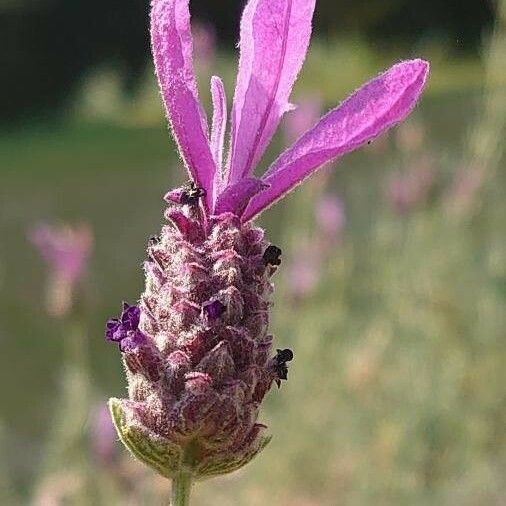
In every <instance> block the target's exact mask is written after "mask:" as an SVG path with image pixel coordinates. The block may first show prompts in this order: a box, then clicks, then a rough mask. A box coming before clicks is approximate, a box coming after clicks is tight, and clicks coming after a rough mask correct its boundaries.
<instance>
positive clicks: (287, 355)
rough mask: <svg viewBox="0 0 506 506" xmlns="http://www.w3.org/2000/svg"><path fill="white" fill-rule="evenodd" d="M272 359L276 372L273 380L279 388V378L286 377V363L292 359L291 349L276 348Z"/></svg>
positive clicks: (285, 378) (283, 378)
mask: <svg viewBox="0 0 506 506" xmlns="http://www.w3.org/2000/svg"><path fill="white" fill-rule="evenodd" d="M273 360H274V370H275V371H276V374H277V378H276V379H275V380H274V381H275V382H276V385H278V388H279V387H280V386H281V380H287V379H288V366H287V365H286V363H287V362H290V361H291V360H293V351H292V350H290V349H289V348H285V349H284V350H276V356H275V357H274V359H273Z"/></svg>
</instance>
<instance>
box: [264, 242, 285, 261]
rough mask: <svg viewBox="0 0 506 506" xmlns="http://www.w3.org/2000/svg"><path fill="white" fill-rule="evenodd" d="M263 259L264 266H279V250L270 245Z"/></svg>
mask: <svg viewBox="0 0 506 506" xmlns="http://www.w3.org/2000/svg"><path fill="white" fill-rule="evenodd" d="M263 259H264V262H265V265H272V266H277V265H281V249H280V248H278V247H277V246H274V245H273V244H271V245H270V246H268V247H267V249H266V250H265V251H264V255H263Z"/></svg>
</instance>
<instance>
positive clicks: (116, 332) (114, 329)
mask: <svg viewBox="0 0 506 506" xmlns="http://www.w3.org/2000/svg"><path fill="white" fill-rule="evenodd" d="M140 317H141V310H140V308H139V306H135V305H133V306H131V305H130V304H128V303H126V302H123V311H122V312H121V316H120V317H119V318H111V319H110V320H109V321H108V322H107V324H106V331H105V337H106V339H107V340H108V341H113V342H116V343H119V347H120V350H121V351H122V352H124V351H127V350H131V349H133V348H135V347H137V346H139V345H141V344H142V343H143V342H144V341H145V339H146V336H145V335H144V334H143V333H142V332H141V331H140V330H139V322H140Z"/></svg>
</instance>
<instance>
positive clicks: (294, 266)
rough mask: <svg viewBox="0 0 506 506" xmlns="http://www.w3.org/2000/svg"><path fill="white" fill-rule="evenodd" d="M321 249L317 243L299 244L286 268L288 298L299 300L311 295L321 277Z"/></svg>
mask: <svg viewBox="0 0 506 506" xmlns="http://www.w3.org/2000/svg"><path fill="white" fill-rule="evenodd" d="M321 269H322V251H321V249H320V248H319V247H318V244H316V243H311V242H309V243H308V244H306V245H299V247H298V248H297V250H296V251H295V254H294V256H293V258H292V259H291V261H290V264H289V266H288V269H287V285H288V291H289V295H290V298H291V299H293V300H294V301H296V302H300V301H302V300H303V299H306V298H307V297H309V296H310V295H312V294H313V293H314V291H315V289H316V287H317V286H318V283H319V281H320V278H321Z"/></svg>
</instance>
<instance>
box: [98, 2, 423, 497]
mask: <svg viewBox="0 0 506 506" xmlns="http://www.w3.org/2000/svg"><path fill="white" fill-rule="evenodd" d="M188 3H189V0H153V1H152V4H151V5H152V11H151V40H152V50H153V56H154V61H155V67H156V73H157V76H158V79H159V82H160V88H161V93H162V97H163V99H164V103H165V108H166V110H167V115H168V119H169V122H170V125H171V127H172V131H173V135H174V137H175V139H176V141H177V144H178V147H179V151H180V154H181V157H182V160H183V162H184V164H185V166H186V168H187V170H188V173H189V176H190V180H191V182H190V183H189V184H188V185H186V186H184V187H183V188H180V189H178V190H177V191H170V192H169V193H168V194H167V195H166V200H167V201H168V203H169V206H168V209H167V211H166V218H167V220H168V222H169V224H168V225H166V226H164V227H163V228H162V232H161V234H160V237H156V238H152V240H150V242H149V244H148V248H147V261H146V262H145V272H146V289H145V291H144V293H143V294H142V296H141V299H140V302H139V303H138V304H137V305H135V306H128V305H125V306H124V308H123V312H122V314H121V317H120V318H119V319H115V320H111V321H109V323H108V325H107V337H108V339H110V340H112V341H115V342H118V343H119V345H120V350H121V352H122V356H123V359H124V362H125V365H126V371H127V377H128V384H129V399H128V400H126V399H124V400H118V399H112V400H111V410H112V414H113V417H114V420H115V424H116V427H117V430H118V433H119V435H120V438H121V439H122V441H123V442H124V443H125V445H126V446H127V447H128V448H129V449H130V450H131V452H132V453H133V454H134V455H135V456H136V457H137V458H139V459H140V460H141V461H143V462H145V463H146V464H148V465H150V466H151V467H153V468H154V469H156V470H157V471H158V472H159V473H160V474H162V475H164V476H167V477H170V478H173V480H174V483H173V497H174V503H175V504H187V501H188V499H187V497H188V493H189V487H190V483H191V482H192V481H193V480H197V479H203V478H206V477H210V476H214V475H218V474H223V473H227V472H230V471H233V470H235V469H238V468H240V467H242V466H243V465H244V464H246V463H247V462H249V461H250V460H251V459H252V458H253V457H254V456H255V455H256V454H257V453H258V452H259V451H260V450H261V449H262V448H263V447H264V446H265V445H266V444H267V442H268V441H269V437H268V436H266V434H265V432H266V427H265V425H263V424H260V423H257V416H258V409H259V406H260V403H261V401H262V399H263V397H264V396H265V394H266V393H267V391H268V390H269V389H270V387H271V385H272V384H273V383H274V382H276V383H277V382H279V381H280V380H281V379H285V378H286V372H287V370H286V363H285V362H284V358H283V357H285V358H286V357H291V354H290V353H289V350H282V351H281V354H280V353H277V354H274V353H273V351H272V350H271V346H272V337H271V336H269V335H268V333H267V328H268V322H269V310H270V306H271V303H270V296H271V293H272V290H273V286H272V284H271V277H272V275H273V274H274V273H275V272H276V270H277V268H278V265H279V263H280V251H279V250H278V249H276V248H274V247H270V245H269V243H268V242H267V241H266V239H265V238H264V232H263V231H262V230H261V229H259V228H257V227H255V226H253V225H252V224H251V221H252V220H253V218H255V217H256V216H258V215H259V214H260V213H261V212H262V211H264V210H265V209H266V208H267V207H269V206H270V205H272V204H273V203H274V202H275V201H276V200H278V199H280V198H281V197H283V196H284V195H286V194H287V193H288V192H290V191H291V190H292V189H293V188H294V187H295V186H297V185H298V184H299V183H301V182H302V181H303V180H304V179H305V178H307V177H308V176H310V175H312V174H313V173H314V172H315V171H316V170H317V169H318V168H319V167H321V166H322V165H323V164H325V163H326V162H328V161H330V160H332V159H335V158H337V157H339V156H341V155H343V154H345V153H347V152H349V151H352V150H354V149H356V148H357V147H359V146H360V145H362V144H363V143H365V142H367V141H368V140H370V139H372V138H374V137H376V136H377V135H379V134H381V133H382V132H384V131H385V130H387V129H388V128H389V127H391V126H393V125H394V124H396V123H397V122H399V121H400V120H402V119H403V118H404V117H405V116H406V115H407V114H408V113H409V112H410V111H411V110H412V109H413V107H414V105H415V103H416V100H417V99H418V97H419V95H420V93H421V91H422V88H423V86H424V84H425V80H426V77H427V73H428V64H427V63H426V62H424V61H422V60H413V61H407V62H402V63H398V64H397V65H394V66H393V67H392V68H390V69H389V70H387V71H386V72H385V73H383V74H381V75H379V76H378V77H376V78H375V79H373V80H372V81H370V82H369V83H367V84H365V85H364V86H362V88H360V89H359V90H357V91H356V92H355V93H354V94H353V95H352V96H351V97H350V98H348V99H347V100H346V101H344V102H343V103H342V104H341V105H340V106H339V107H337V108H336V109H334V110H332V111H330V112H329V113H328V114H327V115H326V116H324V117H323V118H322V119H321V120H320V121H319V122H317V123H316V125H315V126H314V127H313V128H312V129H311V130H309V131H308V132H306V133H305V134H304V135H303V136H302V137H300V138H299V140H297V141H296V142H295V143H294V144H293V145H292V146H291V147H290V148H288V149H287V150H286V151H285V152H284V153H283V154H282V155H281V156H280V157H279V158H277V160H276V161H274V163H272V164H271V166H270V167H269V169H268V170H267V172H266V173H265V174H263V175H262V176H261V177H255V176H254V175H253V172H254V169H255V166H256V165H257V163H258V162H259V161H260V159H261V158H262V156H263V154H264V152H265V150H266V147H267V145H268V143H269V141H270V140H271V138H272V136H273V134H274V132H275V130H276V128H277V127H278V125H279V122H280V120H281V118H282V116H283V115H284V113H285V112H287V111H289V110H290V109H291V108H292V106H291V104H290V103H289V102H288V99H289V95H290V92H291V89H292V86H293V84H294V82H295V79H296V77H297V75H298V73H299V71H300V68H301V66H302V63H303V60H304V58H305V55H306V50H307V48H308V44H309V38H310V34H311V20H312V16H313V11H314V6H315V0H250V1H249V2H248V3H247V5H246V8H245V11H244V14H243V17H242V22H241V41H240V51H241V54H240V61H239V73H238V78H237V85H236V90H235V97H234V102H233V107H232V118H231V132H230V145H229V152H228V156H227V157H225V156H224V141H225V133H226V130H227V126H226V125H227V107H226V104H227V101H226V97H225V88H224V86H223V83H222V81H221V79H220V78H219V77H213V78H212V80H211V93H212V98H213V106H214V113H213V118H212V124H211V128H210V132H209V130H208V122H207V118H206V115H205V113H204V110H203V108H202V106H201V104H200V102H199V99H198V97H197V86H196V82H195V76H194V71H193V65H192V37H191V30H190V15H189V9H188ZM224 160H227V161H226V162H224ZM287 360H288V359H287ZM287 360H286V361H287Z"/></svg>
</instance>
